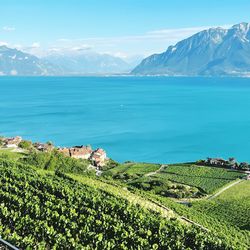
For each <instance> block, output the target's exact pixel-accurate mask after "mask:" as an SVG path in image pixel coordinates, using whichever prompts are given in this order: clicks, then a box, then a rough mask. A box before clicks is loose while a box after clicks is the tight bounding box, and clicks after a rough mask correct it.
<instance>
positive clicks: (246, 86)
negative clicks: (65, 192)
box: [0, 77, 250, 163]
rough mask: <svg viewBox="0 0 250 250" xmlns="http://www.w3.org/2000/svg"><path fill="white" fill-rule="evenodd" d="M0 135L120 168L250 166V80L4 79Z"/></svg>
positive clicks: (0, 94) (0, 80)
mask: <svg viewBox="0 0 250 250" xmlns="http://www.w3.org/2000/svg"><path fill="white" fill-rule="evenodd" d="M0 91H1V92H0V135H4V136H15V135H21V136H23V137H24V138H25V139H30V140H33V141H41V142H46V141H48V140H50V141H52V142H54V143H55V144H56V145H58V146H73V145H82V144H84V145H85V144H91V145H92V146H93V147H103V148H104V149H105V150H106V151H107V153H108V156H110V157H111V158H113V159H115V160H118V161H126V160H134V161H145V162H162V163H170V162H186V161H194V160H197V159H201V158H206V157H208V156H211V157H225V158H228V157H231V156H233V157H236V158H237V159H238V160H240V161H250V79H247V78H245V79H244V78H182V77H178V78H167V77H1V78H0Z"/></svg>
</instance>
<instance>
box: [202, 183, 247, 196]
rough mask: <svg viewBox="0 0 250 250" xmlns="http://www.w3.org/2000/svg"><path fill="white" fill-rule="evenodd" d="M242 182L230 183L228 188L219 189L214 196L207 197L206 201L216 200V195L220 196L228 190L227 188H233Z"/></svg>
mask: <svg viewBox="0 0 250 250" xmlns="http://www.w3.org/2000/svg"><path fill="white" fill-rule="evenodd" d="M242 181H243V180H237V181H235V182H233V183H231V184H230V185H228V186H226V187H224V188H222V189H221V190H220V191H219V192H217V193H216V194H213V195H211V196H209V197H208V198H207V199H208V200H212V199H214V198H216V197H217V196H218V195H220V194H221V193H223V192H224V191H226V190H227V189H229V188H231V187H233V186H235V185H237V184H239V183H240V182H242Z"/></svg>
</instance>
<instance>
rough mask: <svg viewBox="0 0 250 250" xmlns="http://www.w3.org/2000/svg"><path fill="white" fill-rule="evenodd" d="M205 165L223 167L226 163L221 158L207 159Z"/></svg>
mask: <svg viewBox="0 0 250 250" xmlns="http://www.w3.org/2000/svg"><path fill="white" fill-rule="evenodd" d="M206 163H207V164H209V165H215V166H225V165H226V164H227V163H228V162H227V161H226V160H224V159H221V158H207V161H206Z"/></svg>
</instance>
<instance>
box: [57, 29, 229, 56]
mask: <svg viewBox="0 0 250 250" xmlns="http://www.w3.org/2000/svg"><path fill="white" fill-rule="evenodd" d="M230 26H231V25H222V26H219V27H222V28H228V27H230ZM209 28H211V26H198V27H187V28H178V29H162V30H153V31H148V32H146V33H144V34H141V35H131V36H117V37H89V38H82V39H69V38H61V39H58V40H57V41H56V42H57V44H56V45H54V47H61V48H63V47H64V48H70V47H71V48H72V50H77V49H79V48H78V47H81V45H82V44H86V47H88V46H89V47H90V48H92V47H94V48H95V50H97V51H98V52H101V53H103V52H104V51H110V52H111V53H112V54H116V53H117V55H119V53H120V57H126V56H128V55H131V54H138V53H139V54H143V55H149V54H151V53H159V52H162V51H164V50H166V49H167V47H168V46H169V45H174V44H176V43H177V42H179V41H180V40H182V39H185V38H187V37H189V36H192V35H194V34H195V33H198V32H200V31H202V30H205V29H209ZM125 55H126V56H125Z"/></svg>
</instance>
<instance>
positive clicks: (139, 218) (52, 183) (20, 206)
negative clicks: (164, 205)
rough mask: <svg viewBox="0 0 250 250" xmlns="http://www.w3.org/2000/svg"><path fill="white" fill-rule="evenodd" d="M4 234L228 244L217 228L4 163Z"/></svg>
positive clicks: (66, 241)
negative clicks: (209, 228) (211, 230)
mask: <svg viewBox="0 0 250 250" xmlns="http://www.w3.org/2000/svg"><path fill="white" fill-rule="evenodd" d="M0 181H1V186H0V200H1V205H0V218H1V220H0V234H1V236H2V237H3V238H4V239H6V240H8V241H9V242H11V243H13V244H15V245H16V246H18V247H22V248H27V247H29V248H32V249H51V248H55V249H166V248H168V247H170V246H171V249H183V248H184V249H188V248H189V249H226V248H230V246H227V245H226V243H222V241H220V240H219V239H218V238H217V236H216V235H214V234H213V233H209V234H208V233H204V232H203V231H202V230H201V229H199V228H197V227H194V226H190V225H185V224H181V223H180V222H178V221H176V220H167V219H164V218H163V217H161V216H160V215H158V214H156V213H154V212H152V211H151V212H149V211H147V210H144V209H142V208H141V207H140V206H135V205H132V204H130V203H129V202H128V201H127V200H126V199H121V198H119V197H117V196H114V195H111V194H110V193H107V192H106V191H105V190H103V191H101V190H100V189H96V188H93V187H90V186H87V185H84V184H82V183H79V182H76V181H74V180H72V179H69V178H68V177H66V176H65V175H64V174H62V173H58V174H57V175H51V174H48V175H43V176H41V175H39V174H38V173H37V171H36V170H35V169H31V168H30V167H29V166H25V165H23V164H20V163H15V162H11V161H8V160H1V163H0Z"/></svg>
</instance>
